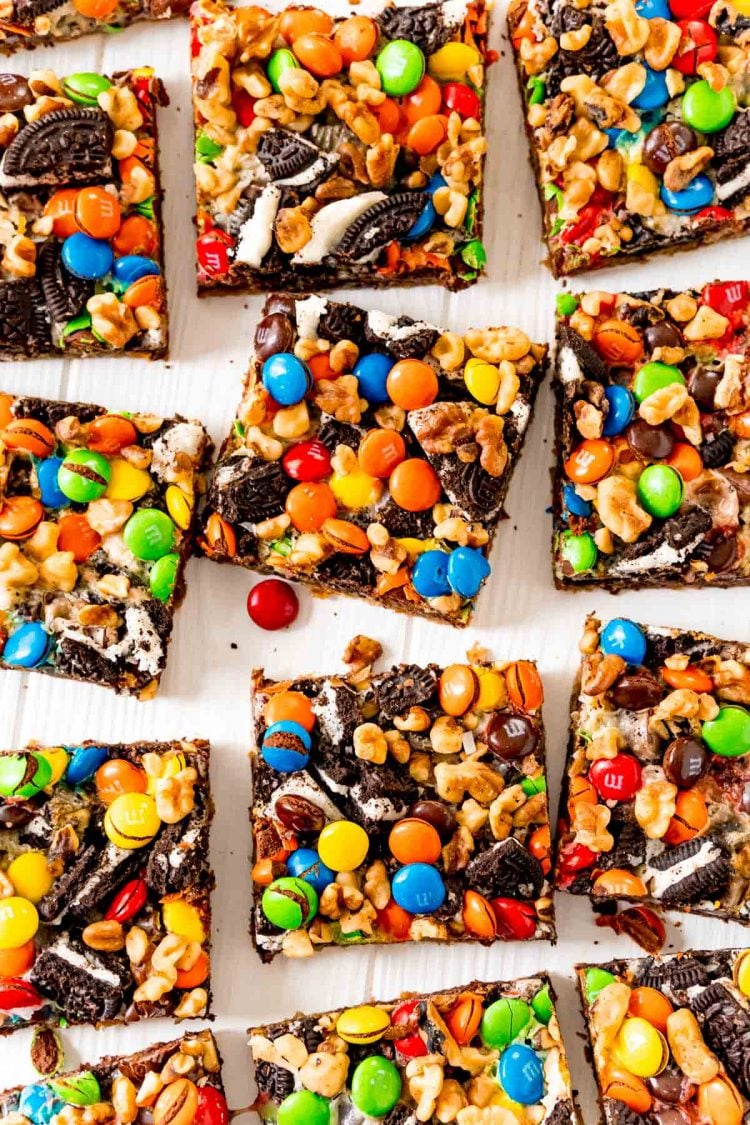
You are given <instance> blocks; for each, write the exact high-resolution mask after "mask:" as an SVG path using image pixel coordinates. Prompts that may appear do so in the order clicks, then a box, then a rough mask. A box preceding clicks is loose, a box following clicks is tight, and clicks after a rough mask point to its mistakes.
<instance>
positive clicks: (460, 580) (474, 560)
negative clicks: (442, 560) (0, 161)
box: [447, 547, 492, 598]
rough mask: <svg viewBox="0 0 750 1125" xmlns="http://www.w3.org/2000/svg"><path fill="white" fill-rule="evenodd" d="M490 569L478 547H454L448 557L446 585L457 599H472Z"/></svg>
mask: <svg viewBox="0 0 750 1125" xmlns="http://www.w3.org/2000/svg"><path fill="white" fill-rule="evenodd" d="M491 569H492V568H491V567H490V564H489V562H488V561H487V559H486V558H485V556H484V554H483V552H482V551H480V550H479V548H478V547H456V548H455V549H454V550H452V551H451V553H450V555H449V556H448V569H447V577H448V585H449V586H450V588H451V590H452V591H453V593H454V594H458V595H459V597H461V598H474V597H476V595H477V594H478V593H479V591H480V589H481V587H482V583H483V582H484V580H485V579H486V578H488V577H489V574H490V570H491Z"/></svg>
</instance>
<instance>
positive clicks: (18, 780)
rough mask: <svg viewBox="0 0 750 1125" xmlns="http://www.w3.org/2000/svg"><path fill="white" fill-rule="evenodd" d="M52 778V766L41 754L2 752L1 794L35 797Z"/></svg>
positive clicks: (0, 764)
mask: <svg viewBox="0 0 750 1125" xmlns="http://www.w3.org/2000/svg"><path fill="white" fill-rule="evenodd" d="M51 780H52V766H51V765H50V763H49V761H48V760H47V759H46V758H44V757H43V756H42V755H41V754H38V753H36V752H34V751H33V750H30V751H27V752H26V753H25V754H0V796H3V797H35V796H36V794H37V793H39V792H40V790H42V789H44V788H45V786H47V785H49V784H50V782H51Z"/></svg>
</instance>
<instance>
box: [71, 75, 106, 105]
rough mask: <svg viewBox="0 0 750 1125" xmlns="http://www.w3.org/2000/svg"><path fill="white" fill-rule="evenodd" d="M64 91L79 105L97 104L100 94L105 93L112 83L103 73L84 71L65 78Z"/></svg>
mask: <svg viewBox="0 0 750 1125" xmlns="http://www.w3.org/2000/svg"><path fill="white" fill-rule="evenodd" d="M62 85H63V92H64V93H65V94H66V96H67V97H69V98H70V100H71V101H72V102H78V104H79V105H96V104H97V102H98V100H99V95H100V94H104V93H105V92H106V91H107V90H108V89H109V88H110V86H111V85H112V83H111V82H110V80H109V79H108V78H105V76H104V75H103V74H95V73H93V72H89V71H82V72H81V73H80V74H69V75H68V77H67V78H63V83H62Z"/></svg>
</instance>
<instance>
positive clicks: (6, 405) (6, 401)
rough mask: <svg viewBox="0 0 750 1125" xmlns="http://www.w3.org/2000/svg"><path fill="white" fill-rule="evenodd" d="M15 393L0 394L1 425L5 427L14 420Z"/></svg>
mask: <svg viewBox="0 0 750 1125" xmlns="http://www.w3.org/2000/svg"><path fill="white" fill-rule="evenodd" d="M14 401H15V400H14V398H13V395H7V394H0V426H1V427H2V428H3V429H5V427H6V426H9V425H10V424H11V422H12V421H13V403H14Z"/></svg>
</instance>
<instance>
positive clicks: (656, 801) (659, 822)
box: [633, 766, 677, 840]
mask: <svg viewBox="0 0 750 1125" xmlns="http://www.w3.org/2000/svg"><path fill="white" fill-rule="evenodd" d="M676 798H677V786H676V785H673V784H672V783H671V781H667V779H666V777H665V776H664V770H663V769H662V768H661V766H646V767H645V768H644V770H643V774H642V783H641V788H640V789H639V790H638V792H637V793H636V795H635V801H634V805H633V810H634V812H635V819H636V820H637V821H638V823H639V824H640V826H641V828H642V829H643V831H644V833H645V834H646V836H648V838H649V840H660V839H661V838H662V836H663V835H664V833H665V832H666V831H667V829H668V828H669V822H670V820H671V819H672V817H673V816H674V813H675V801H676Z"/></svg>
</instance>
